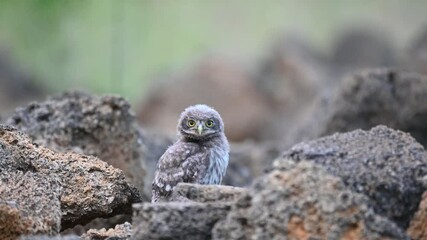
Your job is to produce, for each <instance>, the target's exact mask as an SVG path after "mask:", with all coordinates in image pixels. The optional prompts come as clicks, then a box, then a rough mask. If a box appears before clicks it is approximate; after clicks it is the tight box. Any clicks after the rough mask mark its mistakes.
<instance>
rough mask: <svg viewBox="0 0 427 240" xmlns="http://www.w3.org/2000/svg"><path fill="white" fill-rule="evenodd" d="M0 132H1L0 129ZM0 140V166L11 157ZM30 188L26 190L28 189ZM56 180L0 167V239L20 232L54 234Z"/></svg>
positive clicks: (57, 207)
mask: <svg viewBox="0 0 427 240" xmlns="http://www.w3.org/2000/svg"><path fill="white" fill-rule="evenodd" d="M0 131H1V130H0ZM0 134H1V132H0ZM5 147H6V145H5V144H4V142H3V141H2V140H0V161H1V163H0V165H1V166H3V165H4V163H5V162H7V161H8V160H7V159H5V157H12V156H10V155H9V154H8V153H7V152H6V151H7V150H6V151H5V149H4V148H5ZM28 189H30V190H28ZM60 194H61V186H60V184H59V179H57V178H55V177H51V178H46V176H45V175H44V174H40V173H37V172H33V171H31V170H30V171H28V170H27V171H19V170H18V171H14V172H9V171H7V169H4V168H1V169H0V239H3V240H9V239H10V240H15V239H16V238H17V237H19V236H20V235H23V234H50V235H52V234H57V233H58V232H59V230H60V228H61V205H60V201H59V197H60Z"/></svg>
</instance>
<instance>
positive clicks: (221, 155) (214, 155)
mask: <svg viewBox="0 0 427 240" xmlns="http://www.w3.org/2000/svg"><path fill="white" fill-rule="evenodd" d="M228 159H229V156H228V151H227V150H226V149H223V148H220V147H214V148H212V149H211V154H210V157H209V166H208V169H207V171H206V174H205V177H204V178H203V179H202V182H201V183H202V184H220V183H221V181H222V178H223V177H224V175H225V172H226V171H227V166H228Z"/></svg>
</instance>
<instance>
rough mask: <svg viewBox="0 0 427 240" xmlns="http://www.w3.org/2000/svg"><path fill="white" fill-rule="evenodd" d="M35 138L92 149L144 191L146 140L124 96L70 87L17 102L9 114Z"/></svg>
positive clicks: (59, 146)
mask: <svg viewBox="0 0 427 240" xmlns="http://www.w3.org/2000/svg"><path fill="white" fill-rule="evenodd" d="M6 123H7V124H9V125H13V126H15V127H16V128H18V129H19V130H20V131H23V132H25V133H26V134H28V135H29V136H30V137H31V139H33V140H34V142H35V143H37V144H39V145H42V146H45V147H48V148H50V149H53V150H55V151H59V152H69V151H73V152H76V153H80V154H85V155H93V156H96V157H98V158H100V159H101V160H103V161H105V162H107V163H109V164H111V165H113V166H114V167H116V168H119V169H121V170H123V171H124V172H125V174H126V176H127V177H128V178H129V179H130V181H131V182H132V183H133V184H134V185H135V186H136V187H137V188H138V190H139V191H140V192H141V193H142V192H143V188H144V175H145V170H144V159H143V153H142V147H141V145H142V142H141V139H140V135H139V131H138V128H137V126H136V122H135V117H134V115H133V114H132V112H131V110H130V105H129V103H128V102H127V101H126V100H125V99H124V98H122V97H116V96H110V95H106V96H100V97H97V96H91V95H89V94H86V93H82V92H66V93H63V94H60V95H57V96H53V97H49V98H48V99H47V100H46V101H44V102H39V103H31V104H29V105H28V106H26V107H22V108H18V109H17V110H16V111H15V112H14V113H13V115H12V116H11V117H10V118H9V119H7V120H6Z"/></svg>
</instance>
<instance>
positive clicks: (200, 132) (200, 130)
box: [197, 123, 203, 135]
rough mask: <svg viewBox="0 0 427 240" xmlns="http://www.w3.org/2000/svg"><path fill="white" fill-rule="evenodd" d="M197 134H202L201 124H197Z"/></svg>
mask: <svg viewBox="0 0 427 240" xmlns="http://www.w3.org/2000/svg"><path fill="white" fill-rule="evenodd" d="M197 132H198V133H199V135H202V132H203V125H202V124H200V123H199V124H198V125H197Z"/></svg>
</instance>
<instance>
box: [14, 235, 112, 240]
mask: <svg viewBox="0 0 427 240" xmlns="http://www.w3.org/2000/svg"><path fill="white" fill-rule="evenodd" d="M19 240H82V239H81V238H80V237H79V236H77V235H65V236H60V235H57V236H48V235H28V236H23V237H20V238H19ZM93 240H99V239H93ZM103 240H104V239H103Z"/></svg>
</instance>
